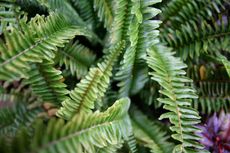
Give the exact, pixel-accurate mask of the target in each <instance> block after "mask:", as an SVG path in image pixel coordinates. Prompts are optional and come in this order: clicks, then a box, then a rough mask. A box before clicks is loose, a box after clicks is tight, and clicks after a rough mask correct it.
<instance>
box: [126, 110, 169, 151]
mask: <svg viewBox="0 0 230 153" xmlns="http://www.w3.org/2000/svg"><path fill="white" fill-rule="evenodd" d="M130 118H131V121H132V125H133V132H134V136H135V137H136V139H137V142H138V143H140V144H142V145H144V146H146V147H148V148H150V150H151V152H152V153H168V152H170V151H171V150H172V147H173V145H172V144H171V143H169V142H168V140H167V137H166V132H163V130H162V129H161V127H159V126H158V125H157V124H156V123H154V122H152V121H151V120H150V119H148V118H147V117H146V116H145V115H144V114H143V113H141V112H140V111H139V110H137V109H132V110H131V113H130ZM165 146H167V147H165Z"/></svg>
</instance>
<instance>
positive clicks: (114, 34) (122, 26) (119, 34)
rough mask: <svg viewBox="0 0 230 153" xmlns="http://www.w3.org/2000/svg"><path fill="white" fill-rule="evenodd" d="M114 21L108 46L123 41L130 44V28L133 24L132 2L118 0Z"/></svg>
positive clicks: (115, 3)
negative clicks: (131, 23)
mask: <svg viewBox="0 0 230 153" xmlns="http://www.w3.org/2000/svg"><path fill="white" fill-rule="evenodd" d="M113 5H114V6H113V8H114V10H116V12H115V13H114V19H113V23H112V25H111V30H110V35H109V39H108V45H113V44H116V43H117V42H119V41H121V40H125V41H126V43H127V42H128V34H127V32H128V28H129V25H130V22H131V16H132V15H131V0H117V1H114V4H113Z"/></svg>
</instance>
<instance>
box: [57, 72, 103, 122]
mask: <svg viewBox="0 0 230 153" xmlns="http://www.w3.org/2000/svg"><path fill="white" fill-rule="evenodd" d="M101 76H102V72H101V70H100V69H98V68H91V69H90V71H89V73H88V74H87V75H86V77H85V78H84V79H82V80H81V81H80V83H78V84H77V86H76V88H75V89H74V90H72V91H70V94H69V95H70V98H67V99H66V100H65V101H64V102H62V107H61V108H60V109H59V110H58V112H57V116H59V117H61V118H64V119H67V120H69V119H71V118H72V117H73V116H74V115H75V114H79V113H80V112H84V113H90V112H92V109H94V103H95V101H96V99H97V94H98V82H99V81H100V79H101Z"/></svg>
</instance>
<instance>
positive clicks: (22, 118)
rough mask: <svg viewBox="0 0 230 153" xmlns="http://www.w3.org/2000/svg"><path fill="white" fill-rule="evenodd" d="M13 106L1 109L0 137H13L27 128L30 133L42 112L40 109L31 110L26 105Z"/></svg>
mask: <svg viewBox="0 0 230 153" xmlns="http://www.w3.org/2000/svg"><path fill="white" fill-rule="evenodd" d="M11 105H13V106H10V107H5V108H1V109H0V120H1V123H0V135H1V136H6V137H13V136H15V135H16V133H17V131H18V130H19V129H20V128H22V127H26V128H27V130H28V132H31V130H32V129H31V128H30V129H29V127H30V126H31V125H32V123H33V122H34V120H35V119H36V118H37V116H38V113H40V112H41V111H42V110H41V109H38V108H34V109H30V108H27V107H26V105H25V104H20V103H18V104H11Z"/></svg>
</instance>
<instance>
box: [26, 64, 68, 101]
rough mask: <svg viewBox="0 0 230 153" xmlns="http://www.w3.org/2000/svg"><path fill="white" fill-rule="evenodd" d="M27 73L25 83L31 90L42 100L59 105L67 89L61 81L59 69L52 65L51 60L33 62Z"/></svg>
mask: <svg viewBox="0 0 230 153" xmlns="http://www.w3.org/2000/svg"><path fill="white" fill-rule="evenodd" d="M28 73H29V74H30V76H29V78H28V80H26V81H25V83H26V84H28V85H30V86H31V87H32V90H33V92H34V93H36V94H37V96H40V97H41V98H42V99H43V101H44V102H52V103H54V104H55V105H60V103H61V102H62V101H64V100H65V98H66V95H67V94H68V93H69V91H68V90H67V89H66V85H65V84H64V83H63V82H62V79H63V77H62V75H61V71H58V70H56V69H55V68H54V67H53V62H52V61H46V60H44V61H43V62H42V63H41V64H34V65H33V66H31V70H30V71H29V72H28Z"/></svg>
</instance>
